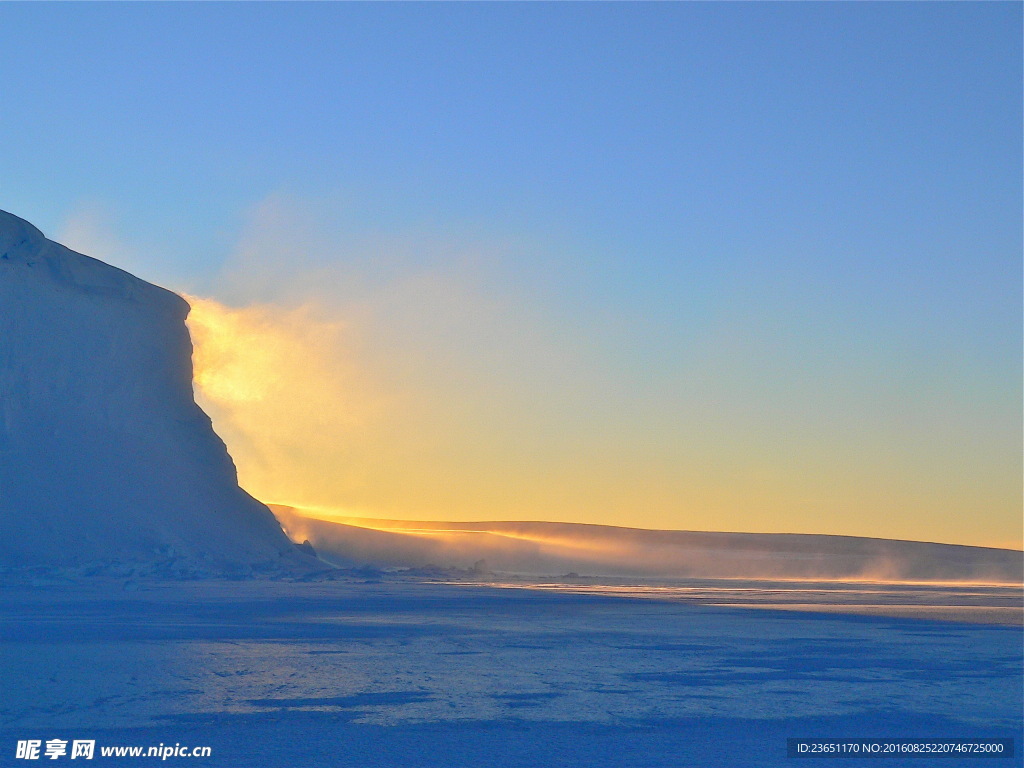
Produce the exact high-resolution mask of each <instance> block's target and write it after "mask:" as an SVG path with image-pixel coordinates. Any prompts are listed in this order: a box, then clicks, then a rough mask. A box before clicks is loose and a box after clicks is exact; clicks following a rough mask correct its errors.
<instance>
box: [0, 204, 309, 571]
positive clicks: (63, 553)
mask: <svg viewBox="0 0 1024 768" xmlns="http://www.w3.org/2000/svg"><path fill="white" fill-rule="evenodd" d="M188 311H189V306H188V304H187V303H186V302H185V301H184V299H182V298H181V297H180V296H177V295H176V294H174V293H172V292H170V291H167V290H165V289H163V288H159V287H157V286H155V285H151V284H150V283H147V282H145V281H143V280H140V279H138V278H136V277H134V276H132V275H130V274H128V273H127V272H124V271H122V270H120V269H116V268H115V267H111V266H109V265H107V264H104V263H102V262H100V261H97V260H95V259H92V258H90V257H88V256H84V255H82V254H80V253H75V252H74V251H71V250H69V249H68V248H65V247H64V246H62V245H59V244H57V243H54V242H51V241H49V240H47V239H46V238H45V237H44V236H43V235H42V233H40V232H39V230H37V229H36V228H35V227H33V226H32V225H31V224H29V223H28V222H26V221H23V220H22V219H19V218H17V217H16V216H13V215H11V214H9V213H5V212H3V211H0V567H23V566H50V567H61V566H64V567H68V566H71V567H74V566H79V567H83V566H87V565H92V564H97V565H100V566H103V565H107V566H109V565H110V564H112V563H116V564H121V565H122V566H123V565H124V564H130V563H134V564H141V565H143V566H144V565H146V564H150V565H152V564H153V563H163V564H164V565H165V566H168V565H169V566H172V567H174V568H180V569H181V570H182V571H183V572H184V571H186V570H188V569H192V570H198V571H199V572H204V571H206V572H218V571H220V572H223V571H225V570H228V571H230V570H244V571H248V570H249V569H250V568H255V569H260V568H266V569H271V570H274V569H279V568H281V567H286V568H290V567H295V566H297V567H303V564H304V562H305V565H307V566H308V565H311V564H313V563H314V561H313V560H312V559H311V558H308V557H307V556H306V555H303V554H301V553H299V552H297V551H296V549H295V547H294V546H293V545H292V544H291V543H290V542H289V541H288V539H287V538H286V537H285V535H284V533H283V532H282V530H281V528H280V525H279V524H278V523H277V522H276V520H275V519H274V517H273V515H272V514H271V513H270V511H269V510H268V509H267V508H266V507H265V506H263V505H262V504H260V503H259V502H257V501H256V500H255V499H253V498H252V497H251V496H249V495H248V494H246V493H245V492H244V491H243V490H242V489H240V488H239V487H238V481H237V476H236V473H235V467H234V464H233V463H232V461H231V458H230V456H229V455H228V452H227V449H226V447H225V445H224V443H223V442H222V441H221V440H220V438H218V437H217V435H216V434H215V433H214V431H213V427H212V425H211V423H210V419H209V418H208V417H207V416H206V414H205V413H203V411H202V410H201V409H200V408H199V406H198V405H196V403H195V400H194V399H193V393H192V361H191V353H192V346H191V342H190V339H189V334H188V330H187V329H186V326H185V317H186V315H187V314H188Z"/></svg>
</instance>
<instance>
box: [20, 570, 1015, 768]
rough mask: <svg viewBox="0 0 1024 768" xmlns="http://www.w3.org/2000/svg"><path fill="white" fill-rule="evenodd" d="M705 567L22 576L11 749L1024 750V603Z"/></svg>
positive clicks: (692, 757)
mask: <svg viewBox="0 0 1024 768" xmlns="http://www.w3.org/2000/svg"><path fill="white" fill-rule="evenodd" d="M340 573H341V572H339V574H340ZM541 586H543V588H538V587H541ZM720 586H721V585H720ZM732 586H733V587H736V586H737V585H736V584H733V585H732ZM126 587H127V588H126ZM712 588H713V585H711V584H708V583H704V584H703V585H702V589H703V590H704V591H703V592H702V593H700V595H696V598H698V599H680V598H679V593H676V599H666V598H665V597H664V596H660V597H659V596H657V593H656V592H655V593H651V592H650V591H649V590H648V592H647V593H646V594H647V596H646V597H645V598H644V599H639V598H636V597H630V596H624V595H628V594H629V591H628V590H627V589H624V588H623V587H622V585H619V586H618V587H615V589H618V590H619V591H618V593H617V594H615V595H610V594H598V593H597V592H598V591H599V590H598V588H597V586H596V585H594V584H590V585H586V587H585V588H584V587H581V585H575V587H574V586H572V585H565V584H562V585H554V584H550V583H549V584H547V585H538V584H534V585H526V584H522V585H519V586H516V587H514V588H513V587H510V586H508V585H506V586H503V587H502V586H488V585H483V584H468V583H436V582H434V583H432V582H430V581H426V580H424V579H422V578H418V579H417V578H414V576H413V575H411V574H406V575H399V574H387V573H373V572H370V571H367V572H365V573H363V574H359V573H355V572H349V573H347V574H342V575H338V574H336V575H335V576H334V579H333V580H330V579H328V578H326V577H325V576H323V575H321V576H317V577H313V580H307V581H283V580H276V581H275V580H262V581H257V580H249V581H227V580H216V581H215V580H209V581H181V582H168V581H139V582H124V581H112V580H103V579H87V580H81V579H79V580H75V581H73V582H68V581H64V582H61V581H58V580H54V581H50V582H46V581H42V580H36V582H35V584H34V585H33V584H29V583H25V582H22V583H14V582H13V581H10V580H9V581H8V582H7V583H5V585H4V587H3V588H2V598H3V599H2V601H0V617H2V622H0V654H2V659H3V665H2V669H3V676H2V679H0V723H2V725H0V765H16V764H20V765H26V764H29V763H27V762H26V761H24V760H15V759H14V758H13V756H14V754H15V744H16V741H17V740H23V739H40V740H43V741H45V740H47V739H52V738H60V739H67V740H73V739H95V740H96V742H97V745H157V744H160V743H162V744H175V743H179V744H186V745H203V746H210V747H211V748H212V755H211V756H210V757H208V758H203V759H186V758H170V759H169V760H168V762H169V763H176V764H195V765H205V766H232V767H234V768H247V767H252V768H261V767H264V766H266V767H268V768H285V767H289V768H292V767H295V766H346V767H347V766H353V767H355V766H358V767H360V768H362V767H363V766H388V767H392V766H393V767H398V766H410V767H414V766H438V767H441V766H444V767H446V768H447V767H448V766H502V767H505V766H508V767H512V766H515V767H518V766H531V767H532V766H580V767H582V766H644V767H645V768H646V767H650V766H784V765H790V766H791V765H793V764H794V759H792V758H787V757H786V739H787V738H788V737H842V738H847V737H850V738H853V737H856V738H862V737H869V736H884V737H947V738H948V737H957V738H960V737H967V738H981V737H1002V738H1015V739H1016V742H1015V747H1016V750H1017V755H1016V756H1015V757H1013V758H1001V759H997V760H995V761H993V762H991V763H990V762H987V761H986V762H985V763H983V764H985V765H988V764H992V765H1007V766H1008V765H1021V759H1020V756H1019V755H1020V746H1021V744H1020V733H1021V723H1022V711H1021V701H1022V687H1021V679H1022V678H1021V675H1022V670H1021V642H1022V634H1021V628H1020V627H1019V626H1006V625H998V624H996V625H993V624H989V625H983V624H977V623H966V622H949V621H934V620H924V619H920V618H906V617H900V616H857V615H850V614H845V613H844V614H822V613H808V612H801V611H779V610H771V609H765V608H760V609H754V608H750V607H735V606H727V605H711V604H709V602H710V601H709V600H703V601H702V600H701V599H699V598H700V597H701V595H703V596H704V597H707V595H708V594H712V593H711V592H709V591H708V590H710V589H712ZM744 588H745V587H744ZM572 589H576V590H577V592H573V591H571V590H572ZM581 589H582V590H583V591H584V592H586V593H583V594H581V593H580V592H579V590H581ZM850 589H851V590H852V591H856V590H857V589H858V587H856V585H853V586H851V588H850ZM934 589H937V588H933V590H934ZM587 590H590V591H589V592H588V591H587ZM849 591H850V590H848V592H849ZM976 591H977V590H976ZM982 591H983V590H982ZM641 592H642V590H640V591H637V592H636V594H640V593H641ZM733 592H735V589H734V590H733ZM735 593H736V594H742V593H740V592H735ZM652 594H653V598H652ZM695 594H696V593H694V594H691V598H694V595H695ZM746 594H747V595H748V597H749V594H750V593H749V592H748V593H746ZM766 594H767V593H766ZM768 597H770V599H771V600H774V601H778V599H779V596H778V590H775V591H774V592H773V593H771V594H769V595H768ZM768 597H766V600H767V599H768ZM794 599H796V598H794ZM846 599H847V600H849V599H850V598H849V597H847V598H846ZM866 599H868V598H866ZM869 599H872V600H873V599H875V598H869ZM901 599H903V598H899V599H895V600H894V601H893V602H895V603H899V602H900V600H901ZM932 599H933V601H934V602H942V598H941V596H937V595H936V594H935V593H934V591H933V592H932ZM977 599H979V600H981V601H982V602H986V601H988V602H990V603H991V602H993V601H994V602H996V603H999V602H1000V601H1001V604H1003V605H1004V606H1005V605H1013V603H1014V601H1015V600H1016V601H1017V602H1018V603H1019V590H1010V592H1008V593H1006V594H1002V595H1001V596H1000V595H998V594H997V595H995V596H993V595H992V594H989V595H988V596H987V597H982V598H977ZM748 602H749V600H748ZM818 602H822V601H821V600H820V598H819V599H818ZM766 604H767V603H766ZM967 618H969V616H968V617H967ZM96 762H100V763H128V764H131V763H134V762H141V763H142V764H155V763H157V762H160V761H159V760H158V759H156V758H148V759H147V758H137V759H135V760H132V759H128V758H107V759H103V758H100V757H99V756H98V753H97V757H96ZM795 762H796V763H797V764H802V763H803V762H804V761H801V760H796V761H795ZM810 762H811V764H816V765H822V764H826V765H832V764H835V763H836V760H835V759H824V760H822V759H815V760H811V761H810ZM839 764H840V765H875V764H878V765H885V766H895V765H913V766H919V767H920V766H924V765H932V764H939V765H950V766H953V765H961V764H967V765H974V764H976V763H975V761H973V760H963V759H942V760H941V761H938V762H935V763H933V762H930V761H927V760H924V761H922V760H920V759H884V760H882V761H881V762H879V761H877V760H871V761H868V762H864V761H859V760H848V759H847V760H840V761H839Z"/></svg>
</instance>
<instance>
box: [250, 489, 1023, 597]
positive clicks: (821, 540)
mask: <svg viewBox="0 0 1024 768" xmlns="http://www.w3.org/2000/svg"><path fill="white" fill-rule="evenodd" d="M270 506H271V509H272V510H273V511H274V514H276V515H277V517H278V519H280V520H281V522H282V523H283V524H284V527H285V530H287V531H288V534H289V535H290V536H291V537H292V538H293V539H295V540H296V541H302V540H304V539H308V540H309V541H310V542H311V543H312V545H313V546H314V547H315V548H316V551H317V552H318V553H319V554H320V556H321V557H323V558H324V559H325V560H329V561H331V562H335V563H337V564H339V565H349V566H351V565H374V566H378V567H387V566H392V567H405V568H423V567H424V566H427V565H431V566H437V567H440V568H458V569H474V570H476V571H482V570H484V569H489V570H493V571H496V572H500V573H516V574H528V575H544V576H550V575H560V574H566V573H568V572H572V574H573V575H580V576H613V577H642V578H667V579H672V578H684V579H693V578H696V579H729V578H735V579H810V580H815V579H820V580H866V581H923V582H930V581H938V582H942V581H956V582H962V581H968V582H984V583H1014V584H1019V583H1020V582H1021V581H1022V578H1024V553H1022V552H1019V551H1015V550H1009V549H993V548H988V547H967V546H956V545H952V544H932V543H927V542H919V541H895V540H891V539H871V538H862V537H856V536H826V535H818V534H769V533H719V532H711V531H654V530H646V529H641V528H620V527H616V526H610V525H584V524H579V523H546V522H476V523H462V522H460V523H453V522H426V521H413V520H371V519H365V518H338V519H336V520H324V519H316V513H315V512H308V513H306V514H303V510H301V509H293V508H291V507H285V506H280V505H276V504H272V505H270ZM481 561H483V562H481Z"/></svg>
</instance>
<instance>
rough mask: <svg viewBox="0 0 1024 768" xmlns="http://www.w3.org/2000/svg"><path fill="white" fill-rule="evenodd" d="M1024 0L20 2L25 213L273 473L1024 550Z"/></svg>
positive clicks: (13, 95)
mask: <svg viewBox="0 0 1024 768" xmlns="http://www.w3.org/2000/svg"><path fill="white" fill-rule="evenodd" d="M1021 15H1022V6H1021V5H1020V4H1019V3H908V4H899V3H828V4H815V3H786V4H773V3H757V4H753V3H721V4H719V3H699V4H698V3H692V4H691V3H658V4H643V3H625V4H611V3H606V4H579V3H569V4H546V3H536V4H534V3H529V4H464V3H458V4H387V5H381V4H348V3H345V4H323V3H312V4H270V3H259V4H235V3H229V4H218V3H203V4H163V3H158V4H83V5H78V4H8V3H5V4H0V146H2V148H3V151H2V152H0V208H3V209H5V210H8V211H11V212H12V213H15V214H17V215H19V216H22V217H24V218H26V219H29V220H30V221H32V222H33V223H34V224H36V225H37V226H39V227H40V228H41V229H42V230H43V231H44V232H45V233H46V234H47V235H48V236H50V237H52V238H55V239H57V240H60V241H62V242H65V243H66V244H68V245H70V246H71V247H74V248H76V249H78V250H82V251H84V252H87V253H89V254H90V255H93V256H96V257H97V258H101V259H103V260H105V261H108V262H110V263H113V264H115V265H118V266H121V267H124V268H126V269H129V270H130V271H132V272H134V273H135V274H138V275H139V276H140V277H143V278H145V279H148V280H150V281H152V282H156V283H159V284H161V285H165V286H167V287H169V288H172V289H174V290H177V291H181V292H184V293H187V294H189V295H190V296H193V297H196V298H197V301H196V302H195V304H196V307H197V310H196V312H195V317H194V318H193V330H194V332H195V334H196V338H197V346H198V351H197V355H199V357H198V358H197V368H198V372H199V374H200V381H199V385H198V395H199V397H200V401H201V402H202V404H203V405H204V407H206V408H207V409H208V410H209V411H210V412H211V415H212V416H213V417H214V421H215V426H216V427H217V429H218V431H219V432H220V433H221V434H222V435H223V436H224V437H225V439H226V440H227V442H228V446H229V449H230V450H231V451H232V454H233V455H234V456H235V458H236V461H237V463H238V465H239V471H240V476H241V479H242V482H243V484H244V485H245V486H246V487H247V488H249V489H250V490H251V491H252V492H253V493H255V494H256V495H257V496H259V497H261V498H263V499H264V500H267V501H274V502H282V503H295V504H305V505H311V506H318V507H325V508H332V509H338V510H340V511H342V512H345V513H348V514H356V515H361V516H371V517H372V516H377V517H400V518H419V519H453V520H470V519H547V520H570V521H581V522H594V523H610V524H618V525H635V526H641V527H661V528H681V529H697V530H742V531H796V532H812V533H841V534H852V535H867V536H882V537H894V538H909V539H924V540H936V541H948V542H955V543H973V544H989V545H1010V546H1017V547H1019V546H1021V534H1022V531H1021V526H1022V523H1021V480H1022V477H1021V427H1022V425H1021V399H1022V391H1021V373H1022V371H1021V346H1022V338H1021V301H1022V299H1021V286H1022V270H1021V264H1022V258H1021V256H1022V235H1021V233H1022V222H1021V209H1022V195H1021V167H1022V152H1021V131H1022V118H1021V92H1022V78H1021V73H1022V54H1021V37H1022V35H1021V32H1022V29H1021V26H1022V24H1021Z"/></svg>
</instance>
